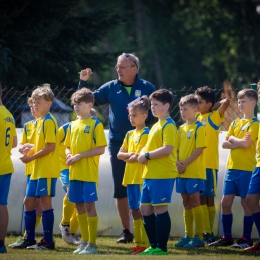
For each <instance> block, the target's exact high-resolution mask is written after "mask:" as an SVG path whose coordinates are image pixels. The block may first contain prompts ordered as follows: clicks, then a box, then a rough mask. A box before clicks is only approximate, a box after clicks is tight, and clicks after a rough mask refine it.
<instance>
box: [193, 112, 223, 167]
mask: <svg viewBox="0 0 260 260" xmlns="http://www.w3.org/2000/svg"><path fill="white" fill-rule="evenodd" d="M223 118H224V117H223V116H222V117H220V114H219V111H218V110H216V111H214V112H211V113H207V114H204V115H201V114H199V115H198V116H197V120H198V121H199V122H201V123H202V124H203V125H204V126H205V132H206V141H207V147H206V148H205V149H204V151H203V152H204V154H205V165H206V168H208V169H215V170H218V168H219V155H218V137H219V132H220V126H221V123H222V122H223Z"/></svg>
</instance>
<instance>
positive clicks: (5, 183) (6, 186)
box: [0, 173, 12, 205]
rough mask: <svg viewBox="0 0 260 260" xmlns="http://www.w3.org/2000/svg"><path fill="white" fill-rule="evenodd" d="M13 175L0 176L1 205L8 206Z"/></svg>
mask: <svg viewBox="0 0 260 260" xmlns="http://www.w3.org/2000/svg"><path fill="white" fill-rule="evenodd" d="M11 178H12V173H8V174H3V175H0V205H7V201H8V194H9V190H10V185H11Z"/></svg>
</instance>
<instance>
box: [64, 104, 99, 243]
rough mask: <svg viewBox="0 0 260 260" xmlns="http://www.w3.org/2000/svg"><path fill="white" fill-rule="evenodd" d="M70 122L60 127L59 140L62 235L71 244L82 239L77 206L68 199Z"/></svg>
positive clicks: (93, 112)
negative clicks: (67, 138)
mask: <svg viewBox="0 0 260 260" xmlns="http://www.w3.org/2000/svg"><path fill="white" fill-rule="evenodd" d="M90 114H91V115H92V116H94V117H96V116H97V112H96V110H95V109H94V108H91V111H90ZM69 125H70V123H66V124H64V125H63V126H61V127H60V128H59V140H60V181H61V184H62V187H63V189H64V191H65V196H64V198H63V205H62V219H61V223H60V225H59V228H60V230H61V236H62V238H63V240H64V241H65V242H67V243H69V244H74V245H78V244H80V240H79V238H78V236H77V234H76V233H77V230H78V228H79V224H78V220H77V215H76V208H75V205H74V203H72V202H70V201H69V199H68V190H69V166H68V165H66V152H65V150H66V146H65V144H64V143H65V140H66V136H67V130H68V127H69Z"/></svg>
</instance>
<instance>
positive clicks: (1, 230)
mask: <svg viewBox="0 0 260 260" xmlns="http://www.w3.org/2000/svg"><path fill="white" fill-rule="evenodd" d="M0 139H1V145H0V165H1V167H0V254H1V253H6V252H7V251H6V247H5V243H4V242H5V236H6V231H7V226H8V219H9V217H8V209H7V200H8V193H9V189H10V183H11V176H12V172H13V171H14V167H13V163H12V160H11V150H12V148H14V147H16V146H17V136H16V130H15V123H14V118H13V116H12V114H11V113H10V112H9V110H7V109H6V107H5V106H4V105H3V103H2V87H1V85H0Z"/></svg>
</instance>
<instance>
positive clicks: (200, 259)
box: [0, 236, 260, 260]
mask: <svg viewBox="0 0 260 260" xmlns="http://www.w3.org/2000/svg"><path fill="white" fill-rule="evenodd" d="M16 239H17V237H16V236H8V237H7V238H6V245H8V244H11V243H13V242H15V241H16ZM39 240H40V237H38V238H37V241H39ZM175 242H176V240H169V242H168V251H169V256H149V257H148V256H137V255H130V254H129V248H130V247H133V246H134V244H126V245H123V244H116V239H115V238H108V237H98V238H97V244H98V250H99V254H96V255H90V256H86V255H74V254H72V252H73V250H75V249H76V248H77V247H76V246H72V245H68V244H66V243H65V242H64V241H63V240H62V239H61V237H55V243H56V244H55V245H56V249H55V250H50V251H34V250H25V249H24V250H14V249H9V248H8V249H7V250H8V251H7V254H0V259H1V260H13V259H22V260H33V259H35V260H45V259H46V260H48V259H52V260H65V259H71V260H77V259H82V258H89V259H93V260H95V259H113V260H117V259H120V260H123V259H155V258H156V259H174V260H186V259H187V260H191V259H194V260H211V259H212V260H213V259H214V260H215V259H232V260H233V259H235V260H240V259H241V260H249V259H260V255H254V254H249V253H245V252H243V250H239V249H230V248H224V247H222V248H216V249H214V248H208V247H207V246H205V248H199V249H192V250H190V249H189V250H188V249H175V248H173V246H172V245H173V243H175Z"/></svg>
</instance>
